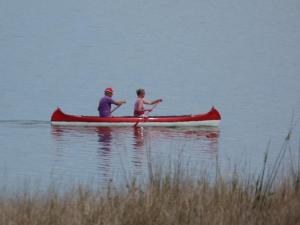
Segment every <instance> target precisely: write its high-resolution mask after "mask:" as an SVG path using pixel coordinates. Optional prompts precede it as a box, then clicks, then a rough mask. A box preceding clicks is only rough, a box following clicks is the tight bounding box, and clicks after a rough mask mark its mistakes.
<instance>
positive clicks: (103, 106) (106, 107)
mask: <svg viewBox="0 0 300 225" xmlns="http://www.w3.org/2000/svg"><path fill="white" fill-rule="evenodd" d="M112 96H113V89H112V88H106V89H105V90H104V97H103V98H101V100H100V102H99V106H98V111H99V116H100V117H110V116H111V104H114V105H117V106H120V105H122V104H124V103H126V101H124V100H120V101H115V100H113V99H112Z"/></svg>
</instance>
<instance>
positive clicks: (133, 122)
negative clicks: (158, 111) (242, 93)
mask: <svg viewBox="0 0 300 225" xmlns="http://www.w3.org/2000/svg"><path fill="white" fill-rule="evenodd" d="M220 121H221V115H220V113H219V112H218V110H217V109H215V108H214V107H212V108H211V110H210V111H209V112H207V113H204V114H195V115H181V116H148V117H133V116H122V117H99V116H75V115H68V114H65V113H63V112H62V110H61V109H60V108H57V109H56V110H55V111H54V112H53V114H52V117H51V123H52V124H53V125H81V126H105V127H110V126H142V127H144V126H167V127H175V126H218V125H219V123H220Z"/></svg>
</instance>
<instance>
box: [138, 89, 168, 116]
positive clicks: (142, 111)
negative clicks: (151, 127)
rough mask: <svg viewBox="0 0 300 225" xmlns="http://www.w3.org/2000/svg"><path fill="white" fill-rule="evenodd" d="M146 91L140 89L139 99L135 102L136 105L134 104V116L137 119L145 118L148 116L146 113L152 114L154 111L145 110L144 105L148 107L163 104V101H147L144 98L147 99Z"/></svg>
mask: <svg viewBox="0 0 300 225" xmlns="http://www.w3.org/2000/svg"><path fill="white" fill-rule="evenodd" d="M145 94H146V93H145V90H144V89H138V90H136V95H137V99H136V101H135V104H134V113H133V115H134V116H136V117H143V116H146V113H147V112H148V113H149V112H151V111H152V109H153V108H152V109H145V108H144V104H146V105H154V104H157V103H159V102H162V99H156V100H154V101H148V100H145V99H144V97H145Z"/></svg>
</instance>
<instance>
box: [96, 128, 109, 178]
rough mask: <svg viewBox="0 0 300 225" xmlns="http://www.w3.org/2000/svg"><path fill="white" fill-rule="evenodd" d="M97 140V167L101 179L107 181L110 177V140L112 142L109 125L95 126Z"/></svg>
mask: <svg viewBox="0 0 300 225" xmlns="http://www.w3.org/2000/svg"><path fill="white" fill-rule="evenodd" d="M96 131H97V134H98V137H99V138H98V142H99V144H100V146H99V150H98V157H99V163H98V166H97V167H98V168H99V170H100V171H101V175H102V176H103V179H104V180H105V181H106V182H108V181H110V180H111V178H112V174H110V167H111V158H112V156H111V142H112V134H111V132H112V130H111V128H110V127H97V129H96Z"/></svg>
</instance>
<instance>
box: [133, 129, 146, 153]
mask: <svg viewBox="0 0 300 225" xmlns="http://www.w3.org/2000/svg"><path fill="white" fill-rule="evenodd" d="M133 129H134V132H133V137H134V143H133V148H134V149H141V148H143V146H144V132H143V131H144V130H143V129H144V128H143V127H134V128H133Z"/></svg>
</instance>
